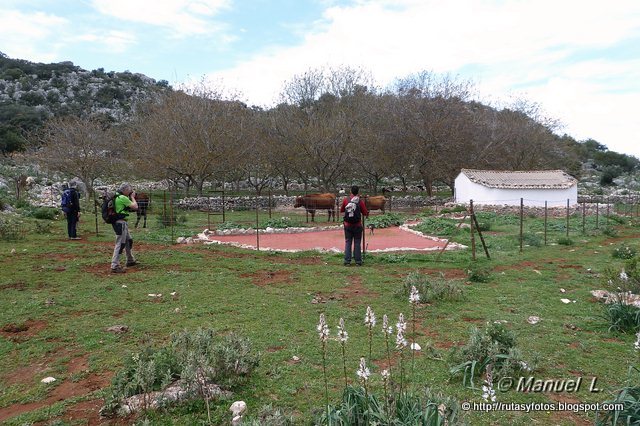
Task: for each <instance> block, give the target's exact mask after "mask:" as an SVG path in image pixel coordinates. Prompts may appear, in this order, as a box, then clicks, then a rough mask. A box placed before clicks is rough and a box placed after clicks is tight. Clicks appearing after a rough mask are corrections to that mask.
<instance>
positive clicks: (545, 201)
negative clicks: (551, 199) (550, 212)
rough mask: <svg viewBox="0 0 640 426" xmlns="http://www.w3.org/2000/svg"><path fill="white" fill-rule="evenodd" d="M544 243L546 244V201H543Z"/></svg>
mask: <svg viewBox="0 0 640 426" xmlns="http://www.w3.org/2000/svg"><path fill="white" fill-rule="evenodd" d="M544 245H545V246H546V245H547V202H546V201H545V202H544Z"/></svg>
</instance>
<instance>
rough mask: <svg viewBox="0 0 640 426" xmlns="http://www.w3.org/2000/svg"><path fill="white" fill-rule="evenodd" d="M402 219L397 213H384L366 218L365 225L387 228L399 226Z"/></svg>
mask: <svg viewBox="0 0 640 426" xmlns="http://www.w3.org/2000/svg"><path fill="white" fill-rule="evenodd" d="M402 224H403V220H402V219H401V218H400V215H398V214H397V213H385V214H381V215H379V216H372V217H371V218H370V219H368V220H367V225H373V226H375V227H376V228H389V227H390V226H400V225H402Z"/></svg>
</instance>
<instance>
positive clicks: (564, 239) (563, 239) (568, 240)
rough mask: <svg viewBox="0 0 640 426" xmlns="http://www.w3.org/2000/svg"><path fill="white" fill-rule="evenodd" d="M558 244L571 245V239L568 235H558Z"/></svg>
mask: <svg viewBox="0 0 640 426" xmlns="http://www.w3.org/2000/svg"><path fill="white" fill-rule="evenodd" d="M558 244H560V245H561V246H572V245H573V240H572V239H571V238H569V237H560V238H558Z"/></svg>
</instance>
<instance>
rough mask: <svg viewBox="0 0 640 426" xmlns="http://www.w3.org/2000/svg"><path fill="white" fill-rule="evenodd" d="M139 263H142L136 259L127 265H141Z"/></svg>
mask: <svg viewBox="0 0 640 426" xmlns="http://www.w3.org/2000/svg"><path fill="white" fill-rule="evenodd" d="M139 264H140V263H138V262H137V261H135V260H134V261H133V262H127V267H129V266H136V265H139Z"/></svg>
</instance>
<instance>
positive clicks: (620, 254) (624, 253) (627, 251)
mask: <svg viewBox="0 0 640 426" xmlns="http://www.w3.org/2000/svg"><path fill="white" fill-rule="evenodd" d="M636 254H637V250H636V249H635V248H634V247H631V246H628V245H625V244H623V245H621V246H620V247H616V248H614V249H613V252H612V253H611V255H612V256H613V257H614V258H616V259H633V258H634V257H635V256H636Z"/></svg>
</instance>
